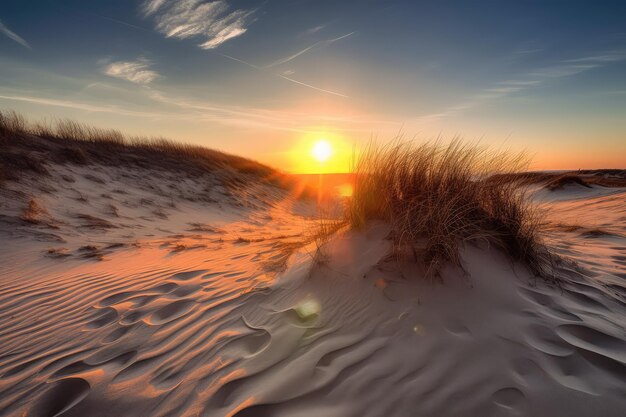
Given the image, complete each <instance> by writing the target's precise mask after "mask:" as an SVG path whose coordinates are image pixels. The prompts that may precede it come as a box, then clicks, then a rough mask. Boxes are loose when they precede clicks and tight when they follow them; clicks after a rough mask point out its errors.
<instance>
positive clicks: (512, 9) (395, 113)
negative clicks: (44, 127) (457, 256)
mask: <svg viewBox="0 0 626 417" xmlns="http://www.w3.org/2000/svg"><path fill="white" fill-rule="evenodd" d="M61 3H62V4H61ZM0 108H12V109H16V110H18V111H21V112H23V113H25V114H26V115H28V116H29V117H31V118H33V119H39V118H43V117H47V118H54V117H59V118H60V117H69V118H74V119H77V120H80V121H84V122H87V123H90V124H95V125H98V126H102V127H114V128H119V129H122V130H124V131H126V132H129V133H131V134H144V135H153V136H166V137H171V138H173V139H179V140H183V141H186V142H193V143H200V144H203V145H206V146H210V147H215V148H219V149H223V150H227V151H230V152H235V153H239V154H243V155H245V156H250V157H253V158H256V159H260V160H262V161H265V162H269V163H271V164H274V165H277V166H279V167H281V168H284V169H287V170H293V169H294V167H293V166H292V165H291V161H290V160H289V158H288V156H287V155H288V154H289V152H290V149H291V148H293V147H294V146H296V145H294V144H297V143H300V142H301V141H302V140H305V139H304V138H310V137H312V136H315V135H322V136H332V137H333V138H335V140H336V141H341V142H344V143H346V144H349V145H352V144H357V145H358V144H361V143H365V142H366V141H368V140H369V139H370V138H371V137H372V136H373V137H377V138H378V139H379V140H389V139H392V138H393V137H394V136H395V135H396V134H397V133H398V132H402V133H403V134H404V137H405V138H407V139H411V140H424V139H428V138H432V137H436V136H438V135H441V136H442V137H444V138H451V137H453V136H455V135H460V136H462V137H463V138H465V139H467V140H481V141H482V142H483V143H487V144H491V145H494V146H499V147H500V146H504V147H508V148H513V149H522V148H523V149H527V150H528V151H530V152H531V153H533V154H535V167H537V168H588V167H601V166H615V167H618V166H619V167H624V166H626V2H624V1H571V0H570V1H558V0H543V1H531V0H526V1H507V0H500V1H467V0H465V1H452V0H449V1H446V0H439V1H420V0H413V1H383V0H363V1H324V0H315V1H314V0H291V1H272V0H266V1H241V0H240V1H228V2H227V1H206V0H182V1H173V0H137V1H129V0H108V1H94V0H81V1H78V0H66V1H63V2H59V1H52V0H49V1H28V2H26V1H23V0H3V2H2V8H1V9H0Z"/></svg>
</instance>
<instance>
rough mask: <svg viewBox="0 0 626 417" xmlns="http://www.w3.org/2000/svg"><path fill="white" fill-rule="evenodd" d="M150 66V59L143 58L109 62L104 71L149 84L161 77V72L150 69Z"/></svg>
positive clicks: (117, 76)
mask: <svg viewBox="0 0 626 417" xmlns="http://www.w3.org/2000/svg"><path fill="white" fill-rule="evenodd" d="M150 66H151V63H150V61H148V60H146V59H143V58H139V59H138V60H136V61H117V62H112V63H110V64H108V65H107V66H106V67H105V68H104V73H105V74H106V75H108V76H109V77H115V78H120V79H122V80H126V81H130V82H132V83H135V84H149V83H151V82H152V81H154V80H156V79H157V78H159V73H158V72H156V71H154V70H152V69H150Z"/></svg>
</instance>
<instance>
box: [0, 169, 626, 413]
mask: <svg viewBox="0 0 626 417" xmlns="http://www.w3.org/2000/svg"><path fill="white" fill-rule="evenodd" d="M57 169H58V170H59V171H58V172H57V173H56V174H55V176H54V178H57V179H59V180H58V181H56V182H53V183H48V184H47V185H45V184H44V185H42V184H38V183H32V184H29V185H28V188H30V189H29V190H26V188H27V187H25V186H24V185H21V187H22V189H21V190H19V191H23V192H25V193H26V195H22V194H20V193H18V192H17V191H18V190H17V188H14V191H13V192H6V191H5V192H4V193H5V194H4V195H3V199H2V203H3V205H2V218H1V220H2V222H1V227H2V231H1V233H2V243H1V244H2V245H3V248H5V249H3V250H2V252H1V253H0V258H1V259H0V265H2V268H1V269H0V410H1V411H0V414H1V415H33V416H53V415H63V416H122V415H123V416H152V415H155V416H177V415H180V416H228V415H230V416H233V415H237V416H239V417H243V416H409V415H416V416H490V415H493V416H509V415H528V416H531V415H532V416H540V415H550V416H590V415H602V416H622V415H623V414H624V410H626V384H624V381H625V380H626V342H625V340H626V324H625V323H626V320H625V318H626V298H625V297H626V284H625V281H624V279H625V278H626V257H625V254H626V237H625V236H626V191H625V190H623V189H613V190H608V189H603V188H601V187H594V188H592V189H586V190H579V189H576V190H570V189H566V190H561V191H558V192H552V193H549V192H544V191H538V192H537V193H536V194H535V196H536V199H537V201H538V202H539V203H541V204H545V205H547V206H548V207H549V208H550V209H551V215H550V219H549V220H550V221H551V222H552V224H553V225H554V227H553V229H551V230H552V231H551V233H550V236H549V239H550V242H551V244H552V245H554V246H555V247H556V248H557V249H558V251H559V252H560V253H562V254H564V255H567V256H570V257H572V258H573V259H574V260H576V261H577V262H578V266H574V265H569V266H565V267H563V268H562V269H561V270H560V271H559V274H560V275H561V276H562V277H563V284H562V288H560V289H559V288H551V287H548V286H546V285H545V284H544V283H543V282H541V281H535V280H533V279H531V277H530V276H529V274H528V273H527V271H526V270H525V269H524V268H522V267H521V266H519V265H511V264H510V262H508V261H507V260H506V259H504V258H503V257H502V256H501V255H500V254H498V253H497V252H495V251H493V250H489V249H488V248H475V247H467V248H465V250H464V253H463V259H464V261H465V264H466V270H467V273H468V274H467V275H466V276H464V275H462V274H460V273H459V272H458V271H453V270H449V271H445V274H444V283H443V285H442V284H437V283H435V284H431V283H427V282H425V281H424V280H420V279H419V278H420V276H421V275H423V271H421V270H420V269H419V268H417V267H416V266H415V265H411V264H405V263H397V262H395V261H390V260H389V259H387V257H386V254H387V252H388V249H389V242H388V241H387V240H386V239H385V237H386V227H385V226H384V225H381V224H375V225H372V227H371V228H370V229H369V230H367V231H364V232H362V233H357V232H345V233H341V234H339V235H337V236H336V237H335V238H334V239H333V240H332V241H331V242H329V243H328V244H327V245H326V246H325V247H324V248H323V250H322V252H321V256H317V257H312V256H311V254H312V253H313V252H314V250H315V247H314V246H313V247H311V246H309V247H304V248H301V249H300V250H298V251H297V252H296V253H295V254H294V255H293V256H292V257H291V258H290V259H289V264H288V267H287V269H286V270H285V271H284V272H278V271H279V270H280V268H279V266H280V264H281V261H283V260H284V259H285V256H286V255H287V254H289V250H288V249H289V248H293V247H294V244H295V243H297V242H300V241H302V240H303V235H304V234H306V232H308V231H310V230H311V228H312V227H313V226H314V221H312V220H311V218H310V217H309V215H311V214H313V213H314V208H313V207H311V206H307V205H306V204H304V203H302V202H297V201H295V200H293V199H292V198H290V197H289V196H287V195H286V194H285V193H284V192H281V191H279V190H277V189H272V188H271V187H269V186H261V185H258V186H254V185H253V186H250V187H247V188H241V189H240V190H239V191H233V190H226V189H224V188H223V186H222V185H221V184H220V183H219V181H217V182H214V183H211V178H204V179H203V180H202V181H197V180H196V181H190V180H181V179H180V178H177V177H176V176H173V175H169V174H167V175H166V174H158V173H156V172H154V173H146V172H141V171H125V170H108V171H107V170H104V169H102V168H99V167H91V168H90V169H87V168H80V169H79V168H71V169H70V168H67V167H58V168H57ZM99 170H100V171H99ZM89 175H95V176H97V177H99V178H100V179H101V180H102V181H94V180H93V178H92V179H89V177H88V176H89ZM163 175H165V177H163ZM168 175H169V176H168ZM62 176H67V177H68V178H69V177H71V180H67V181H66V180H61V179H60V178H62ZM155 176H159V177H155ZM170 185H171V187H170ZM46 188H47V189H48V191H47V192H44V191H42V189H46ZM25 190H26V191H25ZM116 190H117V191H116ZM28 195H36V198H37V201H38V202H39V204H40V206H41V207H43V208H45V209H46V213H39V214H38V216H39V219H40V222H39V223H38V224H27V223H24V222H22V221H19V220H18V216H19V215H20V212H21V210H23V209H24V207H25V205H26V204H27V202H28V199H29V197H28ZM199 196H203V197H202V198H199ZM111 206H114V207H115V210H113V209H112V208H111ZM95 219H99V220H95ZM572 225H576V226H579V227H578V228H572V227H566V226H572ZM591 230H595V232H594V233H591V232H590V231H591ZM598 230H600V231H603V232H606V233H601V232H599V231H598ZM85 246H91V247H92V248H87V249H86V248H85ZM61 248H64V249H61ZM49 249H54V250H53V251H51V252H50V253H48V250H49ZM98 259H102V260H98ZM303 305H306V306H317V305H318V306H319V314H317V315H312V316H308V317H304V318H303V317H301V314H300V315H299V314H298V313H299V312H300V313H301V308H302V306H303Z"/></svg>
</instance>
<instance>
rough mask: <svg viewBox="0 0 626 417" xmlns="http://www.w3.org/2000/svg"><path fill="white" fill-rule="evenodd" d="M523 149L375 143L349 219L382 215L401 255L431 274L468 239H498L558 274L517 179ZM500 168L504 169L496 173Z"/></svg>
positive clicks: (358, 223)
mask: <svg viewBox="0 0 626 417" xmlns="http://www.w3.org/2000/svg"><path fill="white" fill-rule="evenodd" d="M527 164H528V159H527V158H526V157H525V156H524V155H523V154H509V153H506V152H493V151H490V150H489V149H487V148H484V147H479V146H473V145H466V144H462V143H461V142H460V141H459V140H455V141H453V142H452V143H450V144H449V145H441V144H440V143H437V142H429V143H424V144H421V145H414V144H411V143H399V142H396V143H392V144H390V145H386V146H379V145H376V144H370V145H369V146H368V147H367V148H366V149H364V151H363V152H362V153H361V154H360V156H359V158H358V160H357V161H356V162H355V164H354V165H355V166H354V172H355V174H356V176H355V183H354V191H353V195H352V199H351V201H350V202H349V205H348V207H347V210H346V221H347V222H348V224H349V225H350V226H351V227H353V228H361V227H363V226H365V225H366V224H367V223H368V222H370V221H371V220H382V221H384V222H386V223H388V224H389V225H390V226H391V229H392V236H391V237H392V239H393V241H394V246H395V248H396V251H395V253H396V254H401V253H408V254H411V255H412V256H413V257H414V258H415V259H416V260H423V261H424V262H425V264H426V266H427V268H428V275H429V276H430V277H435V276H439V273H440V271H441V268H443V267H444V266H445V265H446V264H450V263H451V264H453V265H455V266H457V267H460V268H462V264H461V259H460V252H459V249H460V247H461V246H462V245H464V244H465V243H468V242H473V243H479V242H486V243H488V244H490V245H495V246H497V247H498V248H500V249H501V250H503V251H504V252H505V253H507V254H508V255H510V256H511V257H512V258H513V259H514V260H517V261H522V262H524V263H525V264H526V265H528V267H529V268H530V270H531V271H532V272H533V273H534V274H536V275H538V276H542V277H544V278H546V279H552V277H553V274H552V259H553V258H552V256H551V255H550V253H549V252H548V250H547V249H546V247H545V246H544V245H543V244H542V243H541V239H540V237H539V221H538V219H537V216H536V213H535V211H534V209H533V208H532V207H531V206H530V204H529V203H528V202H527V199H526V198H525V195H524V192H523V191H522V190H521V189H520V185H519V183H518V182H516V181H510V179H509V176H510V175H512V174H513V173H516V172H519V171H521V170H523V169H525V168H526V166H527ZM494 174H497V175H494Z"/></svg>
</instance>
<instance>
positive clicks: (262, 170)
mask: <svg viewBox="0 0 626 417" xmlns="http://www.w3.org/2000/svg"><path fill="white" fill-rule="evenodd" d="M47 162H54V163H60V164H64V163H69V164H76V165H84V164H89V163H98V164H104V165H114V166H133V167H139V168H155V169H159V170H169V171H175V172H181V173H185V174H188V175H202V174H203V173H206V172H215V171H216V170H220V169H221V170H231V171H233V172H234V173H237V174H249V175H251V176H254V177H256V178H259V179H263V180H267V181H270V182H273V183H275V184H276V185H279V186H282V187H284V188H288V187H290V186H291V185H292V184H291V182H290V179H289V178H288V177H287V176H286V175H283V174H281V173H279V172H277V171H276V170H274V169H273V168H270V167H268V166H266V165H263V164H261V163H259V162H256V161H253V160H250V159H247V158H243V157H239V156H235V155H230V154H227V153H224V152H221V151H217V150H214V149H208V148H205V147H202V146H197V145H190V144H185V143H178V142H174V141H170V140H167V139H164V138H148V137H134V136H128V135H125V134H123V133H121V132H119V131H117V130H114V129H101V128H96V127H92V126H88V125H85V124H82V123H78V122H75V121H72V120H56V121H53V122H48V123H44V122H39V123H30V122H29V121H28V120H26V118H24V117H23V116H22V115H21V114H19V113H17V112H15V111H11V110H9V111H0V168H1V169H0V181H2V180H3V179H4V180H7V179H9V180H17V179H19V178H20V175H21V173H23V172H24V171H29V172H32V173H35V174H40V175H46V174H47V171H46V163H47ZM232 177H233V178H237V177H236V176H232Z"/></svg>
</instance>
